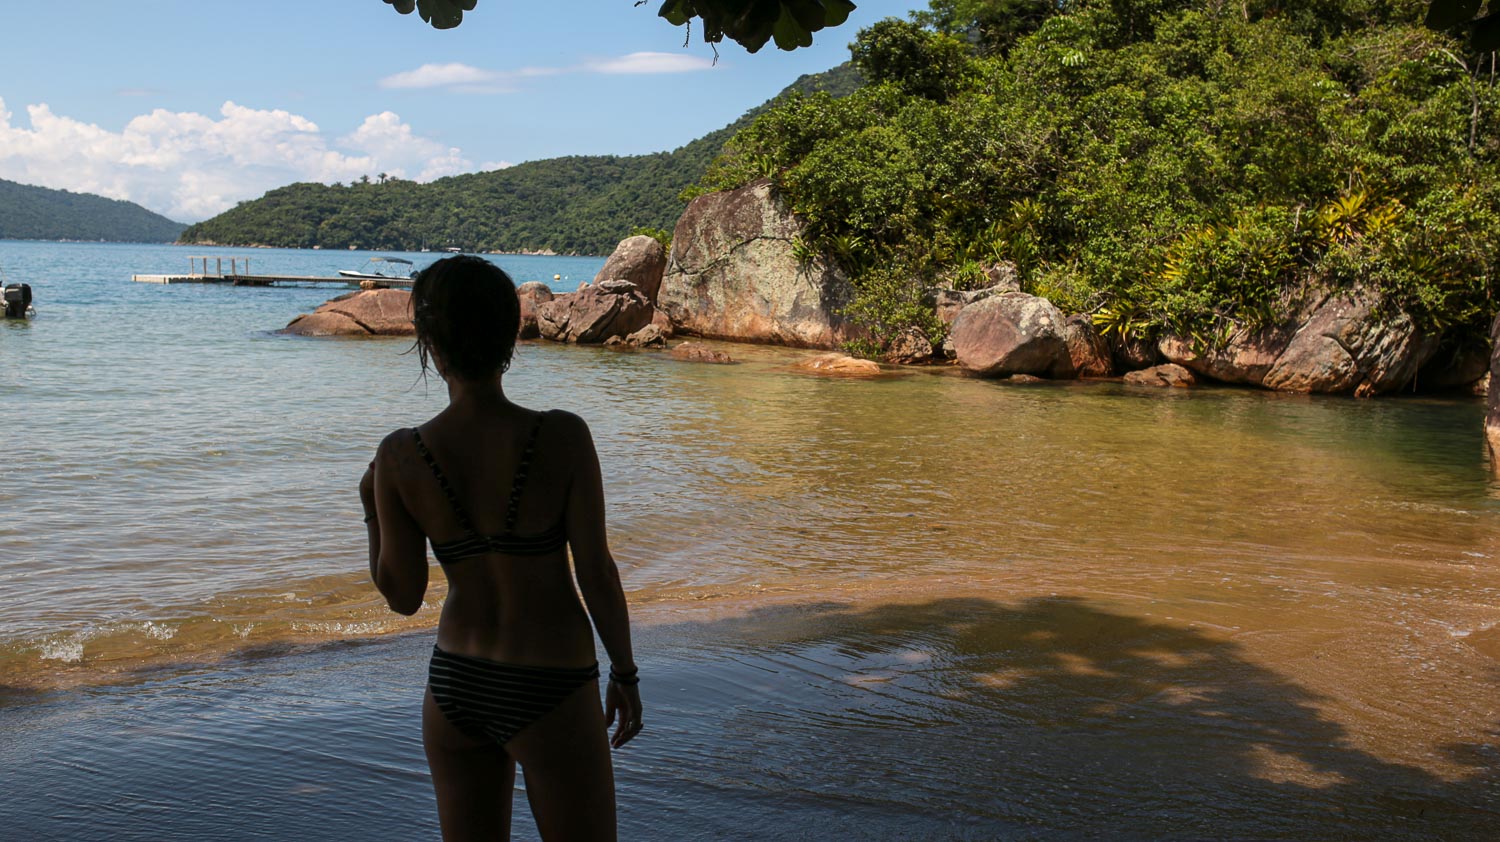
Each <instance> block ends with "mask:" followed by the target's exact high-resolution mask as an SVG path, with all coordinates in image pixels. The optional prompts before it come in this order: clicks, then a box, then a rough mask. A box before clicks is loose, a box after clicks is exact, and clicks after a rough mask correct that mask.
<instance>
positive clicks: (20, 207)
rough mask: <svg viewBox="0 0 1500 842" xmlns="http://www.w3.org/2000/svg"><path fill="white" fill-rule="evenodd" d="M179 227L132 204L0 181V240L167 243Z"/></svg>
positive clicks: (179, 231)
mask: <svg viewBox="0 0 1500 842" xmlns="http://www.w3.org/2000/svg"><path fill="white" fill-rule="evenodd" d="M183 227H184V226H183V225H182V223H180V222H173V221H172V220H170V219H167V218H166V217H165V216H162V215H161V214H157V213H152V212H151V211H148V210H146V209H145V208H143V207H141V206H140V205H137V204H134V203H132V202H122V201H119V200H117V199H106V198H104V197H103V196H95V195H93V194H90V193H71V192H69V191H67V190H49V189H48V188H46V187H33V186H31V185H29V184H18V183H16V182H14V181H6V180H4V179H0V239H3V240H106V241H109V242H121V243H170V242H172V241H173V240H175V239H177V235H178V234H179V233H181V232H182V229H183Z"/></svg>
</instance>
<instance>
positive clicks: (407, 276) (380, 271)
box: [339, 257, 417, 281]
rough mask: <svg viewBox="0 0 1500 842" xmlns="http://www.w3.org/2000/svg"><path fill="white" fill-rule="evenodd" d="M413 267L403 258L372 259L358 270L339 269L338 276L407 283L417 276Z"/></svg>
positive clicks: (359, 279) (358, 279) (361, 279)
mask: <svg viewBox="0 0 1500 842" xmlns="http://www.w3.org/2000/svg"><path fill="white" fill-rule="evenodd" d="M414 265H415V264H413V263H412V262H411V261H410V260H407V259H406V258H404V257H372V258H370V259H369V260H366V261H365V265H363V266H361V267H359V268H358V269H340V270H339V275H341V276H343V277H345V278H353V279H354V280H357V281H409V280H411V279H412V278H414V277H416V275H417V271H416V269H414V268H412V267H413V266H414Z"/></svg>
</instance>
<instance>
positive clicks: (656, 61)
mask: <svg viewBox="0 0 1500 842" xmlns="http://www.w3.org/2000/svg"><path fill="white" fill-rule="evenodd" d="M584 66H585V67H586V68H588V69H589V70H592V71H594V72H595V73H688V72H691V71H694V70H712V69H713V67H714V63H713V62H712V61H710V60H708V59H706V58H704V57H702V56H690V55H686V54H685V53H631V54H630V55H627V56H620V57H619V58H611V59H603V60H600V61H593V62H589V63H588V64H586V65H584Z"/></svg>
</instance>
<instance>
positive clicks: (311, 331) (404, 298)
mask: <svg viewBox="0 0 1500 842" xmlns="http://www.w3.org/2000/svg"><path fill="white" fill-rule="evenodd" d="M281 332H282V333H290V334H293V335H296V336H411V335H413V334H415V333H416V328H414V327H413V326H412V323H411V293H409V292H407V291H406V290H404V289H372V290H361V291H359V292H350V293H345V294H344V295H340V296H339V297H337V298H333V299H330V300H329V301H327V302H325V303H323V304H321V305H319V307H318V309H316V310H314V311H313V312H311V313H307V314H305V315H301V316H298V317H297V318H295V319H292V321H291V323H289V324H288V325H287V326H286V327H285V328H284V329H282V331H281Z"/></svg>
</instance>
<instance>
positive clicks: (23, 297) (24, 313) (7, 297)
mask: <svg viewBox="0 0 1500 842" xmlns="http://www.w3.org/2000/svg"><path fill="white" fill-rule="evenodd" d="M0 316H4V317H5V318H7V319H34V318H36V308H35V307H33V306H31V284H13V283H10V282H9V281H8V280H7V279H6V277H5V271H4V270H0Z"/></svg>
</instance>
